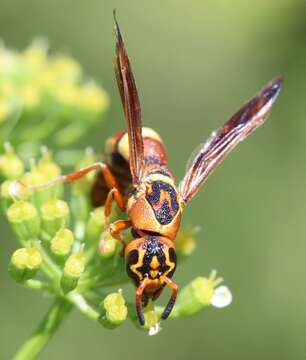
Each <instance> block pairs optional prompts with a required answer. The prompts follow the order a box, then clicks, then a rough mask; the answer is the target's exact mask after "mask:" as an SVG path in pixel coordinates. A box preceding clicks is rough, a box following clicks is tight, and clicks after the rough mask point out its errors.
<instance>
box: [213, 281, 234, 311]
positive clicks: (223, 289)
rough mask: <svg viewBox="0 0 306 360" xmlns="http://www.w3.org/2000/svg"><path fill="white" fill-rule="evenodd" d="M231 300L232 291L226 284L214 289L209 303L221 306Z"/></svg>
mask: <svg viewBox="0 0 306 360" xmlns="http://www.w3.org/2000/svg"><path fill="white" fill-rule="evenodd" d="M232 300H233V296H232V293H231V292H230V289H229V288H228V287H227V286H219V287H218V288H217V289H215V291H214V294H213V296H212V299H211V305H213V306H214V307H216V308H223V307H226V306H228V305H229V304H230V303H231V302H232Z"/></svg>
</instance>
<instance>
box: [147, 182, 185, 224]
mask: <svg viewBox="0 0 306 360" xmlns="http://www.w3.org/2000/svg"><path fill="white" fill-rule="evenodd" d="M150 185H151V189H149V191H147V194H146V198H147V200H148V202H149V203H150V205H151V206H152V208H153V211H154V213H155V216H156V219H157V220H158V222H159V223H160V224H161V225H167V224H170V223H171V221H172V220H173V218H174V217H175V215H176V214H177V212H178V210H179V203H178V200H177V192H176V190H175V189H174V187H173V186H171V185H170V184H168V183H166V182H163V181H153V182H152V183H151V184H150Z"/></svg>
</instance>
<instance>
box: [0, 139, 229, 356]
mask: <svg viewBox="0 0 306 360" xmlns="http://www.w3.org/2000/svg"><path fill="white" fill-rule="evenodd" d="M6 151H8V152H9V155H6V158H5V162H6V166H7V169H10V168H11V169H16V168H18V171H17V172H16V173H15V175H17V174H18V177H19V179H20V180H21V181H20V182H19V181H16V180H13V177H14V176H12V174H10V175H11V176H9V177H8V178H7V180H6V181H4V182H3V183H2V185H1V204H2V209H3V211H4V213H5V215H6V217H7V219H8V221H9V223H10V225H11V228H12V230H13V231H14V233H15V235H16V237H17V239H18V241H19V244H20V247H19V248H17V249H16V251H15V252H14V253H13V254H12V257H11V261H10V264H9V272H10V274H11V275H12V278H13V279H14V280H15V281H17V282H18V283H19V284H21V285H23V286H24V287H26V288H30V289H34V290H40V291H43V292H48V293H49V294H50V295H51V296H53V297H54V299H55V305H54V306H56V308H57V309H58V307H59V306H60V305H59V304H62V305H63V306H65V309H67V306H68V308H69V309H70V308H73V307H74V308H76V309H78V310H79V311H81V312H82V313H83V314H84V315H86V316H87V317H88V318H90V319H91V320H94V321H97V322H99V323H100V324H101V325H102V326H104V327H105V328H107V329H114V328H116V327H118V326H120V325H121V324H122V323H123V322H125V320H126V319H127V318H129V319H130V320H131V321H132V322H133V323H134V324H135V326H136V327H137V328H139V329H142V330H143V329H145V330H147V331H149V334H150V335H153V334H156V333H157V332H159V330H160V316H161V313H162V311H163V307H161V306H157V305H156V304H155V303H152V302H151V303H149V305H148V306H147V307H146V309H145V320H146V323H145V326H144V327H142V328H141V327H140V326H139V324H138V320H137V317H136V313H135V304H134V302H133V300H134V299H129V300H127V299H125V297H124V295H123V293H122V290H121V289H120V288H119V289H118V286H122V285H123V284H125V283H128V282H129V279H128V277H127V275H126V272H125V265H124V258H123V257H122V256H121V245H120V244H119V242H118V241H117V240H115V239H114V238H112V237H111V236H110V234H109V232H108V231H107V229H106V224H105V217H104V209H103V207H99V208H93V207H92V205H91V201H90V189H91V186H92V183H93V181H94V177H93V176H92V175H88V176H86V177H84V178H83V179H82V180H80V181H79V182H77V183H75V184H74V185H72V186H71V187H70V195H69V196H68V197H67V198H66V199H65V200H64V197H63V185H62V184H57V185H55V186H52V187H49V188H45V189H40V190H36V191H30V190H28V189H27V188H26V187H25V186H24V184H30V185H38V184H43V183H46V182H47V181H48V180H50V179H54V177H57V176H59V175H60V174H61V169H60V167H59V166H58V165H57V164H56V163H55V162H54V160H53V158H52V154H51V152H50V151H49V150H48V149H46V148H43V149H42V154H41V157H40V158H39V159H38V160H37V162H35V163H34V162H33V163H32V165H31V168H30V169H29V170H28V171H26V172H24V168H25V166H24V164H23V162H22V160H21V159H19V158H18V156H17V155H16V154H15V152H14V149H13V148H12V146H9V148H8V149H6ZM95 160H96V156H95V155H94V154H93V152H92V151H86V153H85V155H84V158H83V160H82V161H81V163H80V164H78V167H77V168H80V167H83V166H85V165H88V164H90V163H92V162H93V161H95ZM10 162H12V164H10ZM17 163H18V164H19V166H16V165H14V164H17ZM117 211H119V210H115V211H114V214H113V218H112V220H116V219H117V218H118V217H119V215H118V213H117ZM120 216H123V214H120ZM194 248H195V242H194V230H192V229H187V230H185V231H182V232H181V234H180V236H179V238H178V242H177V253H178V255H179V260H184V259H185V258H187V257H188V256H189V255H190V254H191V253H192V251H193V249H194ZM221 281H222V279H220V278H217V277H216V273H215V272H213V273H212V274H211V276H209V277H208V278H205V277H197V278H196V279H194V280H193V281H191V282H190V283H189V284H187V285H186V286H185V287H184V288H182V289H181V291H180V293H179V296H178V299H177V303H176V305H175V307H174V309H173V311H172V313H171V315H170V318H169V319H176V318H181V317H184V316H189V315H194V314H196V313H198V312H199V311H201V310H202V309H204V308H205V307H206V306H209V305H214V306H216V307H223V306H226V305H228V304H229V303H230V302H231V294H230V292H229V290H228V289H227V288H226V287H224V286H223V287H217V286H218V285H219V283H220V282H221ZM131 286H132V284H131ZM110 287H113V290H112V291H111V292H110V293H109V292H108V291H106V289H108V288H110ZM216 287H217V288H216ZM50 311H51V313H52V309H51V310H50ZM57 313H58V314H61V316H63V312H61V311H58V312H57ZM46 319H48V316H47V317H46ZM58 320H61V319H58ZM45 321H47V320H45ZM57 323H58V322H57ZM39 329H44V326H40V328H39ZM29 344H30V345H29ZM27 346H33V341H32V342H29V343H26V344H25V347H27ZM36 346H37V347H39V345H37V344H36ZM24 349H25V348H22V349H21V351H25V350H24ZM34 353H35V351H34ZM33 358H34V357H33ZM16 359H18V357H16Z"/></svg>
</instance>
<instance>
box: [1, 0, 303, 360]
mask: <svg viewBox="0 0 306 360" xmlns="http://www.w3.org/2000/svg"><path fill="white" fill-rule="evenodd" d="M113 8H116V9H117V12H118V18H119V20H120V24H121V28H122V31H123V33H124V36H125V40H126V43H127V47H128V50H129V54H130V57H131V60H132V63H133V68H134V72H135V76H136V79H137V84H138V88H139V92H140V96H141V101H142V107H143V122H144V124H145V125H146V126H151V127H153V128H155V129H156V130H157V131H158V132H159V133H160V134H162V137H163V139H164V141H165V143H166V145H167V150H168V153H169V158H170V166H171V168H172V169H173V171H174V173H175V175H176V176H177V178H178V179H180V178H181V177H182V176H183V173H184V169H185V163H186V161H187V159H188V157H189V154H190V153H191V151H192V150H193V148H195V147H196V146H197V145H198V144H199V143H200V142H202V141H204V140H205V139H206V138H207V137H208V136H209V134H210V133H211V131H213V130H214V129H215V128H216V127H219V126H220V125H221V124H222V123H223V122H224V121H225V120H226V119H227V118H228V117H229V116H230V115H231V114H232V113H233V112H235V111H236V110H237V109H238V108H239V106H240V105H241V104H242V103H243V102H244V101H245V100H247V99H248V98H249V97H251V96H252V95H254V94H255V93H256V92H257V90H259V89H260V88H261V87H262V86H263V85H264V84H265V83H266V82H267V81H268V80H270V79H271V78H273V77H275V76H276V75H279V74H282V75H283V76H284V78H285V82H284V86H283V91H282V93H281V95H280V97H279V99H278V101H277V102H276V104H275V105H274V109H273V113H272V116H271V118H270V120H269V121H268V123H267V124H266V125H265V126H264V127H263V128H262V129H260V130H259V131H258V132H256V133H255V134H254V135H252V136H251V138H249V139H248V140H247V141H246V142H245V143H243V144H242V145H240V146H239V148H238V149H237V150H236V151H235V152H234V153H233V154H232V155H231V156H230V157H229V158H228V159H227V160H226V161H225V163H224V164H223V165H222V167H221V168H219V169H218V170H217V171H216V173H215V174H214V175H213V176H212V177H211V179H210V180H209V181H208V183H207V184H206V185H205V188H203V189H202V191H201V192H200V194H199V195H198V196H197V198H196V199H194V200H193V201H192V203H191V204H190V206H189V207H188V208H187V209H186V211H185V214H184V222H185V223H186V224H199V225H200V226H201V228H202V231H201V233H200V234H199V235H198V247H197V251H196V252H195V253H194V254H193V256H192V257H191V258H190V259H189V260H187V262H186V263H185V264H184V266H182V267H179V269H178V271H177V274H176V277H175V278H176V280H177V282H178V283H179V284H182V285H183V284H185V283H186V282H187V281H189V280H191V279H192V278H194V277H195V276H196V275H200V274H202V275H204V274H206V275H208V273H209V272H210V270H211V269H212V268H216V269H218V271H219V273H220V274H221V275H222V276H224V277H225V283H226V284H227V285H228V286H229V287H230V288H231V290H232V292H233V296H234V301H233V303H232V305H231V306H230V307H229V308H226V309H224V310H219V311H218V310H216V309H213V308H209V309H208V310H207V311H204V312H202V313H201V314H200V315H198V316H196V317H194V318H188V319H182V320H178V321H169V322H165V323H164V324H163V327H164V330H163V331H162V333H161V334H160V335H158V336H156V337H153V338H152V337H151V338H149V337H148V336H147V335H146V334H144V333H141V332H138V331H136V330H135V329H134V327H133V325H131V324H130V323H129V322H127V323H126V324H125V325H124V326H122V327H121V328H120V329H118V330H116V331H113V332H112V331H107V330H105V329H103V328H102V327H101V326H99V325H98V324H95V323H92V322H90V321H88V320H87V319H85V318H84V317H82V315H81V314H78V313H76V312H75V313H74V314H73V315H72V316H71V317H70V318H69V319H68V320H67V321H66V322H65V323H64V324H63V326H62V327H61V329H60V330H59V331H58V333H57V334H56V336H55V337H54V339H53V340H52V342H51V343H50V345H49V346H48V348H47V349H46V351H45V352H44V353H43V355H42V356H41V359H43V360H47V359H75V360H77V359H84V358H85V357H86V358H87V359H100V358H103V359H106V358H107V359H112V360H113V359H126V360H129V359H135V358H140V357H141V358H144V357H145V358H146V359H147V360H150V359H156V358H157V357H158V358H168V359H186V358H187V357H188V358H189V359H203V358H205V359H211V360H213V359H227V360H229V359H235V360H239V359H245V358H248V359H254V360H255V359H263V358H267V359H278V360H281V359H289V358H290V359H305V357H306V340H305V334H306V287H305V277H306V268H305V254H306V241H305V240H306V239H305V234H306V232H305V230H306V229H305V215H306V191H305V188H306V186H305V184H306V161H305V154H306V142H305V140H306V136H305V132H306V121H305V96H306V85H305V84H306V71H305V64H306V2H305V1H302V0H270V1H263V0H260V1H257V2H247V1H242V0H237V1H233V2H230V1H226V0H220V1H199V0H197V1H196V0H189V1H178V0H176V1H175V0H172V1H170V0H164V1H140V0H137V1H134V0H132V1H124V0H121V1H119V0H118V1H105V0H100V1H98V0H88V1H80V0H69V1H68V0H61V1H59V0H52V1H51V0H45V1H38V0H35V1H34V0H27V1H20V0H0V37H1V38H3V39H4V40H5V42H6V44H7V45H9V46H12V47H15V48H17V49H22V48H24V47H25V46H26V45H27V44H28V43H29V42H30V40H31V39H32V38H33V37H35V36H37V35H43V36H45V37H47V38H48V39H49V41H50V44H51V49H53V50H61V51H65V52H66V53H68V54H71V55H73V56H74V57H76V58H77V59H78V60H79V61H80V62H81V63H82V64H83V66H84V67H85V71H86V72H87V73H88V74H89V75H91V76H93V77H95V78H96V79H97V80H98V81H100V82H101V83H102V85H103V86H104V88H105V89H106V91H107V92H108V93H109V95H110V98H111V109H110V111H109V112H108V114H107V118H106V120H105V121H104V124H103V125H102V124H101V127H100V128H99V129H97V131H94V132H92V133H91V134H90V135H89V136H88V137H86V138H85V139H83V140H82V142H81V143H80V145H79V146H80V147H84V146H85V145H88V144H91V145H93V146H94V147H95V148H96V149H101V150H102V148H103V144H104V141H105V139H106V138H107V136H109V135H110V134H112V133H114V132H115V131H117V130H119V129H122V128H123V127H124V120H123V116H122V110H121V104H120V100H119V96H118V91H117V88H116V84H115V81H114V74H113V69H112V61H113V54H114V34H113V23H112V22H113V20H112V10H113ZM1 229H2V230H1V242H0V243H1V251H0V359H1V360H2V359H3V360H6V359H10V357H11V356H12V354H13V353H14V352H15V350H16V349H17V347H18V346H19V345H20V344H21V343H22V342H23V341H24V340H25V338H26V337H27V336H28V335H29V334H30V332H31V331H32V330H33V329H34V327H35V326H36V324H37V323H38V322H39V319H40V318H41V317H42V315H43V314H44V313H45V311H46V309H47V308H48V306H49V300H48V299H41V297H40V296H37V294H35V293H31V292H30V291H27V290H24V289H22V288H21V287H19V286H18V285H16V284H15V283H13V281H11V280H10V279H9V277H8V274H7V271H6V268H7V264H8V261H9V258H10V255H11V253H12V251H13V249H15V247H16V242H15V241H13V236H12V234H11V233H10V232H9V230H8V226H7V224H6V223H5V222H4V221H2V222H1ZM130 287H132V285H130Z"/></svg>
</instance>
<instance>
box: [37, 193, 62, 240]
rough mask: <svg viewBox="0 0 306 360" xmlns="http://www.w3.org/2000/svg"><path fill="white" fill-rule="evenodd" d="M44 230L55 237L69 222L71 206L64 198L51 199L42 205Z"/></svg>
mask: <svg viewBox="0 0 306 360" xmlns="http://www.w3.org/2000/svg"><path fill="white" fill-rule="evenodd" d="M40 211H41V219H42V230H43V231H44V233H45V234H47V235H49V236H51V237H53V236H54V235H55V234H56V233H57V231H58V230H60V229H61V228H63V227H66V226H67V225H68V223H69V207H68V204H67V203H66V202H65V201H63V200H58V199H51V200H49V201H47V202H46V203H44V204H43V205H42V206H41V209H40Z"/></svg>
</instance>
